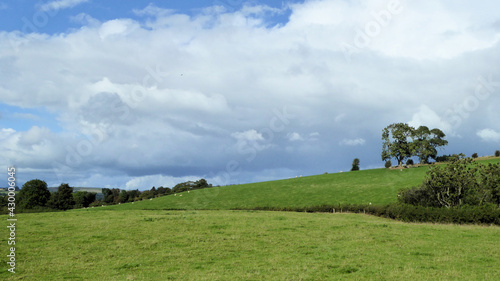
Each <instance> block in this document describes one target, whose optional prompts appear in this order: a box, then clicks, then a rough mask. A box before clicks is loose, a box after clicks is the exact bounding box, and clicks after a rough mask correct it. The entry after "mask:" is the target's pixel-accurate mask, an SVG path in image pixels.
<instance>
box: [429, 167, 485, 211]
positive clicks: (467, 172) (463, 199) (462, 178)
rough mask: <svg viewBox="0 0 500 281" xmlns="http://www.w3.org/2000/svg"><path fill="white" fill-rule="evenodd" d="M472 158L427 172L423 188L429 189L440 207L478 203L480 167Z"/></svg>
mask: <svg viewBox="0 0 500 281" xmlns="http://www.w3.org/2000/svg"><path fill="white" fill-rule="evenodd" d="M473 163H474V161H473V160H472V159H470V158H467V159H460V160H457V161H454V162H452V163H450V164H448V165H446V166H444V167H440V166H434V167H431V168H430V169H429V170H428V171H427V178H426V179H425V180H424V183H423V185H422V188H424V189H427V190H428V192H429V193H430V194H432V195H433V197H434V199H435V200H436V201H437V202H438V203H439V205H440V206H443V207H446V208H450V207H456V206H460V205H462V204H467V203H469V202H470V203H475V202H473V201H477V200H476V198H475V197H477V191H478V189H479V187H480V186H479V185H478V182H477V179H476V171H478V167H477V166H474V165H473Z"/></svg>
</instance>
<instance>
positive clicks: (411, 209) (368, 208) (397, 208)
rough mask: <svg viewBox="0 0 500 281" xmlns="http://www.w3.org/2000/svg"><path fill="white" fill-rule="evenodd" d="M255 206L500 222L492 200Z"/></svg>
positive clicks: (423, 219)
mask: <svg viewBox="0 0 500 281" xmlns="http://www.w3.org/2000/svg"><path fill="white" fill-rule="evenodd" d="M252 209H253V210H264V211H281V212H283V211H286V212H307V213H314V212H322V213H333V212H335V213H340V212H343V213H365V214H370V215H374V216H379V217H384V218H390V219H395V220H400V221H405V222H433V223H456V224H496V225H500V208H499V207H497V206H495V205H493V204H486V205H482V206H470V205H464V206H462V207H460V208H435V207H423V206H414V205H409V204H401V203H394V204H390V205H378V206H376V205H340V204H339V205H321V206H310V207H257V208H252Z"/></svg>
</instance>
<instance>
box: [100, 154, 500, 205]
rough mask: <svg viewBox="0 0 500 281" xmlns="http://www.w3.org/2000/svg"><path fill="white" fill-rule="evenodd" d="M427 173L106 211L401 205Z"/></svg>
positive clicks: (277, 184) (214, 192) (361, 174)
mask: <svg viewBox="0 0 500 281" xmlns="http://www.w3.org/2000/svg"><path fill="white" fill-rule="evenodd" d="M480 162H481V163H483V164H487V163H499V162H500V158H498V157H497V158H487V159H484V160H480ZM427 170H428V167H427V166H421V167H417V168H407V169H402V170H399V169H396V170H390V169H373V170H362V171H356V172H345V173H336V174H325V175H317V176H310V177H301V178H293V179H286V180H278V181H269V182H260V183H252V184H243V185H232V186H224V187H213V188H207V189H201V190H195V191H191V192H189V193H188V192H183V193H179V194H177V196H174V195H169V196H164V197H160V198H155V199H153V200H145V201H141V202H135V203H134V204H132V203H127V204H122V205H116V206H108V207H106V208H112V209H121V210H126V209H148V210H155V209H159V210H161V209H190V210H196V209H209V210H217V209H252V208H255V207H307V206H318V205H336V204H370V203H371V204H373V205H383V204H390V203H393V202H396V201H397V192H398V191H399V190H400V189H403V188H409V187H413V186H417V185H419V184H421V183H422V181H423V179H424V178H425V173H426V171H427ZM181 195H182V196H181Z"/></svg>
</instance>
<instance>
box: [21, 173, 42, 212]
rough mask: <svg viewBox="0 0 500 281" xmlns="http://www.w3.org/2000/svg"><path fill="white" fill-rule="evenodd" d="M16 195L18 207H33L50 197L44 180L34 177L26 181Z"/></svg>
mask: <svg viewBox="0 0 500 281" xmlns="http://www.w3.org/2000/svg"><path fill="white" fill-rule="evenodd" d="M17 197H19V207H20V208H23V209H33V208H35V207H43V206H45V205H46V204H47V202H48V201H49V199H50V191H49V189H48V188H47V183H46V182H44V181H42V180H39V179H35V180H30V181H28V182H26V183H25V184H24V185H23V187H22V188H21V191H19V194H18V195H17Z"/></svg>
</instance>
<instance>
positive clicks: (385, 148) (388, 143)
mask: <svg viewBox="0 0 500 281" xmlns="http://www.w3.org/2000/svg"><path fill="white" fill-rule="evenodd" d="M413 135H414V128H413V127H411V126H409V125H408V124H406V123H395V124H391V125H389V126H387V127H385V128H384V129H383V130H382V141H383V143H382V161H386V160H390V159H391V158H392V157H394V158H396V160H398V166H402V165H403V161H404V160H405V159H406V158H409V157H411V156H412V155H413V152H414V149H415V147H414V143H413V142H412V140H411V138H412V136H413Z"/></svg>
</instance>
